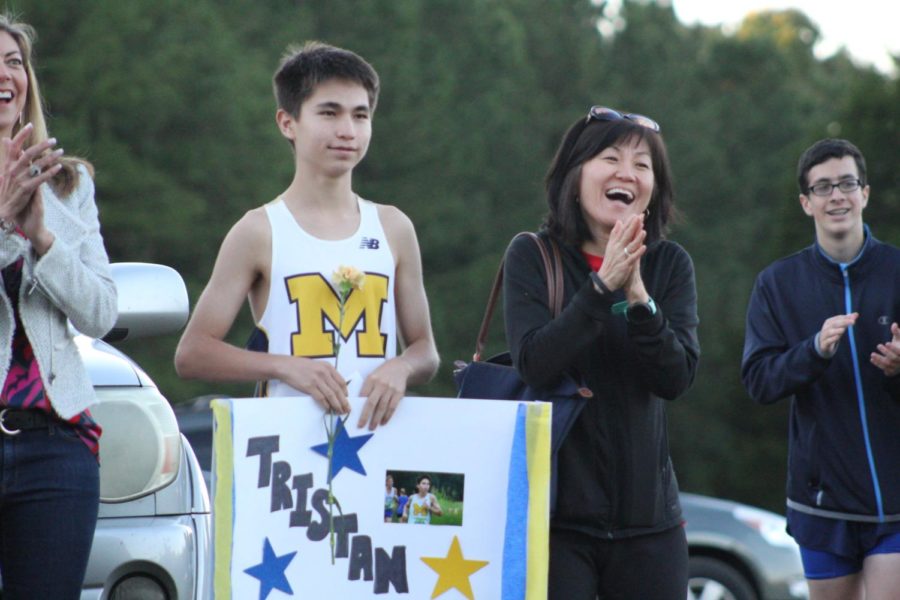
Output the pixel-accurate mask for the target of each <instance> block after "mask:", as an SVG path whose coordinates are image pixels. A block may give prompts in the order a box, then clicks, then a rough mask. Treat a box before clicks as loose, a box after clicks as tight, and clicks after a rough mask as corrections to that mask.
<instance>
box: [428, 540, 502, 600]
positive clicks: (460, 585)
mask: <svg viewBox="0 0 900 600" xmlns="http://www.w3.org/2000/svg"><path fill="white" fill-rule="evenodd" d="M422 562H424V563H425V564H426V565H428V566H429V567H431V568H432V569H433V570H434V571H435V572H436V573H437V574H438V580H437V583H436V584H435V585H434V591H433V592H432V593H431V597H432V599H434V598H437V597H438V596H440V595H441V594H443V593H444V592H446V591H447V590H450V589H452V588H456V589H458V590H459V591H460V593H461V594H463V595H464V596H465V597H466V598H468V599H469V600H475V595H474V594H473V593H472V586H471V585H470V584H469V576H470V575H472V573H474V572H475V571H478V570H479V569H482V568H484V567H485V566H487V564H488V561H486V560H466V559H465V558H463V553H462V548H460V546H459V538H458V537H457V536H455V535H454V536H453V543H451V544H450V551H449V552H448V553H447V556H446V557H445V558H426V557H424V556H423V557H422Z"/></svg>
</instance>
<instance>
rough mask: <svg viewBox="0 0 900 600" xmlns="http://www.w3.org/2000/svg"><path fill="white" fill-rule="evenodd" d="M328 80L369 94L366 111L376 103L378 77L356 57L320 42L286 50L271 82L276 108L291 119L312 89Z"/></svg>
mask: <svg viewBox="0 0 900 600" xmlns="http://www.w3.org/2000/svg"><path fill="white" fill-rule="evenodd" d="M330 79H343V80H346V81H351V82H354V83H358V84H359V85H361V86H362V87H364V88H365V90H366V92H368V94H369V110H371V111H372V112H375V105H376V104H377V103H378V91H379V85H380V84H379V81H378V73H376V72H375V69H373V68H372V65H370V64H369V63H367V62H366V61H365V60H364V59H363V58H362V57H360V56H359V55H358V54H356V53H354V52H351V51H350V50H344V49H343V48H337V47H335V46H329V45H328V44H323V43H322V42H316V41H310V42H306V43H305V44H304V45H303V46H302V47H298V46H289V47H288V49H287V51H286V52H285V54H284V56H283V57H282V59H281V63H280V64H279V65H278V69H277V70H276V71H275V76H274V77H273V78H272V83H273V87H274V90H275V101H276V102H277V103H278V108H280V109H282V110H284V111H286V112H287V113H288V114H290V115H291V116H292V117H294V118H295V119H296V118H297V117H299V116H300V107H301V106H302V105H303V103H304V102H305V101H306V99H307V98H309V97H310V96H312V94H313V92H314V91H315V89H316V86H317V85H319V84H320V83H322V82H324V81H328V80H330Z"/></svg>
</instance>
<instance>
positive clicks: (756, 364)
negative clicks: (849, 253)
mask: <svg viewBox="0 0 900 600" xmlns="http://www.w3.org/2000/svg"><path fill="white" fill-rule="evenodd" d="M851 312H857V313H859V318H858V319H857V321H856V324H855V325H854V326H853V327H851V328H850V329H849V330H848V331H847V332H846V334H845V335H844V337H843V338H842V339H841V342H840V345H839V346H838V349H837V352H836V354H835V355H834V356H833V357H832V358H822V357H821V356H820V355H819V354H818V352H817V351H816V348H815V337H816V334H817V333H818V332H819V331H820V330H821V328H822V324H823V323H824V321H825V320H826V319H828V318H829V317H832V316H835V315H838V314H846V313H851ZM898 319H900V250H898V249H897V248H895V247H893V246H889V245H887V244H883V243H881V242H879V241H878V240H876V239H875V238H874V237H872V235H871V234H869V233H868V230H867V235H866V241H865V244H864V245H863V248H862V250H861V251H860V253H859V255H858V256H857V257H856V258H855V259H854V260H853V261H852V262H851V263H849V264H839V263H836V262H834V261H833V260H831V259H830V258H829V257H828V256H826V255H825V253H824V252H823V251H822V250H821V248H820V247H819V246H818V244H814V245H812V246H810V247H808V248H806V249H804V250H801V251H800V252H798V253H796V254H793V255H791V256H788V257H786V258H783V259H781V260H778V261H776V262H775V263H773V264H772V265H770V266H769V267H768V268H766V269H765V270H764V271H763V272H762V273H760V275H759V277H758V278H757V280H756V285H755V286H754V288H753V294H752V296H751V298H750V305H749V308H748V311H747V330H746V338H745V342H744V357H743V364H742V369H741V375H742V377H743V381H744V386H745V387H746V388H747V391H748V392H749V393H750V395H751V396H752V397H753V399H754V400H756V401H757V402H761V403H764V404H767V403H771V402H775V401H777V400H780V399H782V398H791V399H792V400H791V416H790V433H789V443H790V448H789V459H788V482H787V495H788V506H790V507H791V508H793V509H795V510H799V511H801V512H805V513H808V514H814V515H819V516H824V517H831V518H838V519H848V520H855V521H869V522H885V521H897V520H900V377H897V376H895V377H890V378H889V377H886V376H885V374H884V372H883V371H881V370H880V369H878V368H877V367H875V365H873V364H872V363H871V362H870V360H869V357H870V355H871V353H872V352H874V351H875V350H876V346H877V345H878V344H880V343H885V342H888V341H890V340H891V323H893V322H895V321H898Z"/></svg>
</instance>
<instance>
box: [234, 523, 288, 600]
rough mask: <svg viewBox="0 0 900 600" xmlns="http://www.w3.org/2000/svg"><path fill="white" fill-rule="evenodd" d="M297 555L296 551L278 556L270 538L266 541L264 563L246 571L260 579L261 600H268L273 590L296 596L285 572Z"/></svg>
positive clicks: (245, 571) (264, 544)
mask: <svg viewBox="0 0 900 600" xmlns="http://www.w3.org/2000/svg"><path fill="white" fill-rule="evenodd" d="M296 554H297V552H296V551H295V552H289V553H288V554H282V555H281V556H276V555H275V550H274V549H273V548H272V543H271V542H269V538H266V539H265V542H264V543H263V558H262V562H261V563H259V564H258V565H254V566H252V567H250V568H248V569H244V573H247V574H248V575H250V576H251V577H255V578H257V579H259V600H266V598H268V596H269V594H270V593H271V592H272V590H273V589H274V590H279V591H282V592H284V593H285V594H288V595H290V596H293V595H294V590H293V589H291V584H290V583H289V582H288V580H287V577H286V576H285V574H284V570H285V569H287V567H288V565H289V564H291V561H292V560H294V556H295V555H296Z"/></svg>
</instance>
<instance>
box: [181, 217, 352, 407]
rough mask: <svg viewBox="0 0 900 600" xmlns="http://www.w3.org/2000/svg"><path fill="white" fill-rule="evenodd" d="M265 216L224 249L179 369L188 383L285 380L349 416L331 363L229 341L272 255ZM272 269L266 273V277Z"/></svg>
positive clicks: (250, 221) (187, 334)
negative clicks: (246, 346) (235, 322)
mask: <svg viewBox="0 0 900 600" xmlns="http://www.w3.org/2000/svg"><path fill="white" fill-rule="evenodd" d="M270 246H271V231H270V229H269V225H268V222H267V221H266V217H265V214H264V213H262V212H261V211H258V210H257V211H251V212H249V213H247V214H246V215H245V216H244V217H243V218H242V219H241V220H240V221H238V222H237V223H236V224H235V226H234V227H232V229H231V231H229V232H228V235H227V236H226V237H225V240H224V241H223V242H222V247H221V248H220V249H219V256H218V257H217V259H216V264H215V266H214V267H213V273H212V275H211V276H210V280H209V283H208V284H207V286H206V289H204V290H203V293H202V294H201V296H200V299H199V300H198V301H197V305H196V306H195V308H194V313H193V315H192V316H191V319H190V321H188V324H187V327H186V328H185V330H184V333H183V335H182V337H181V341H180V342H179V343H178V348H177V350H176V352H175V369H176V370H177V372H178V374H179V376H181V377H184V378H186V379H206V380H210V381H260V380H267V379H279V380H281V381H284V382H285V383H287V384H288V385H290V386H291V387H294V388H296V389H297V390H299V391H301V392H304V393H307V394H309V395H310V396H312V397H313V398H314V399H315V400H316V401H317V402H318V403H319V404H320V405H322V407H323V408H326V409H332V410H335V411H337V412H339V413H341V414H345V413H347V412H349V410H350V405H349V402H348V401H347V387H346V383H345V382H344V380H343V378H342V377H341V376H340V374H339V373H338V372H337V371H336V370H335V369H334V367H333V366H332V365H330V364H328V363H326V362H322V361H314V360H310V359H307V358H301V357H293V356H282V355H275V354H268V353H264V352H253V351H250V350H245V349H243V348H238V347H237V346H234V345H232V344H230V343H228V342H226V341H225V336H226V335H227V334H228V332H229V330H230V329H231V327H232V325H233V324H234V320H235V318H236V317H237V314H238V312H239V311H240V308H241V305H242V304H243V302H244V301H245V299H246V298H247V296H248V294H249V293H250V291H251V289H252V288H253V286H254V284H255V283H257V282H258V281H259V278H260V277H261V276H262V268H263V267H261V265H263V266H265V265H267V263H262V262H260V261H261V258H260V257H269V256H270V255H271V247H270ZM267 272H268V269H267V268H266V273H267Z"/></svg>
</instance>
